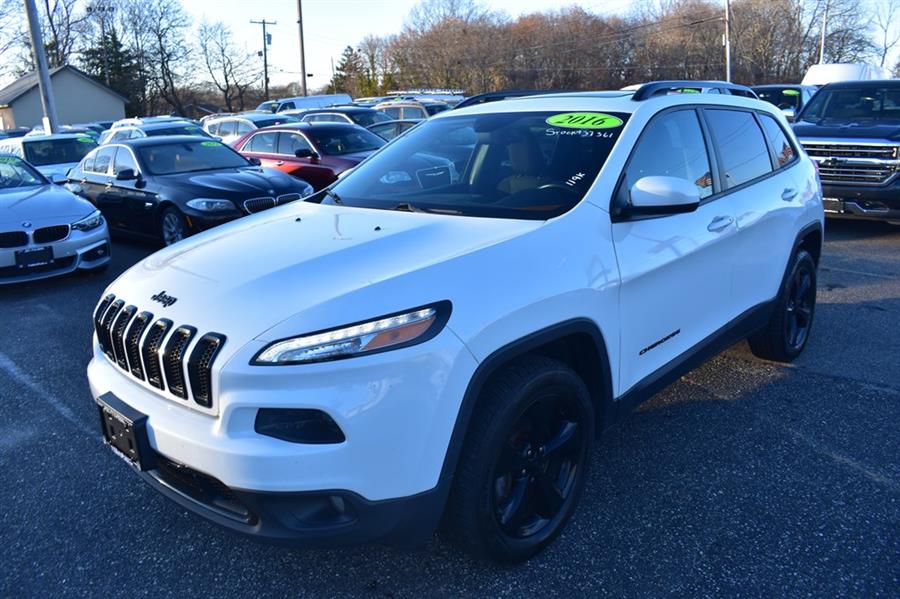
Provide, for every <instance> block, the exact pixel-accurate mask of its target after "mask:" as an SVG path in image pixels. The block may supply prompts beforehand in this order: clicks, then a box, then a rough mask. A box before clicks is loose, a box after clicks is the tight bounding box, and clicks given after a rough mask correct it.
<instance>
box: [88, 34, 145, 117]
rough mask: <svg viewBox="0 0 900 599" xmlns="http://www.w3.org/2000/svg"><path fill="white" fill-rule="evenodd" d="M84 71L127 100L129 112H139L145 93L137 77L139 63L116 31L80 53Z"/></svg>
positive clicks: (127, 110) (102, 37)
mask: <svg viewBox="0 0 900 599" xmlns="http://www.w3.org/2000/svg"><path fill="white" fill-rule="evenodd" d="M81 68H82V70H84V72H85V73H87V74H88V75H90V76H91V77H93V78H94V79H96V80H97V81H100V82H101V83H104V84H106V85H107V86H109V87H110V88H111V89H113V90H114V91H116V92H117V93H119V94H122V95H123V96H125V97H126V98H128V106H127V108H126V112H128V114H134V113H136V111H138V107H139V105H140V101H141V99H142V98H143V96H144V94H145V89H144V84H143V82H142V81H141V80H140V77H139V76H138V66H137V60H136V59H135V57H134V55H133V54H132V53H131V51H129V50H128V49H127V48H126V47H125V46H124V45H123V44H122V42H121V40H119V36H118V34H117V33H116V30H115V29H110V30H109V31H107V32H106V33H104V34H103V35H102V36H101V37H100V40H99V43H97V44H96V45H95V46H93V47H91V48H87V49H85V50H84V51H83V52H82V54H81Z"/></svg>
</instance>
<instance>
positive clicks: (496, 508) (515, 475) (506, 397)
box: [442, 355, 596, 563]
mask: <svg viewBox="0 0 900 599" xmlns="http://www.w3.org/2000/svg"><path fill="white" fill-rule="evenodd" d="M595 426H596V412H595V407H594V402H593V399H592V398H591V394H590V391H588V388H587V386H586V385H585V384H584V381H582V379H581V378H580V377H579V376H578V374H577V373H576V372H575V371H573V370H572V369H571V368H570V367H569V366H568V365H567V364H565V363H563V362H560V361H558V360H555V359H553V358H549V357H545V356H540V355H525V356H522V357H520V358H517V359H516V360H515V361H514V362H513V363H510V364H508V365H506V366H503V367H501V369H500V370H498V371H497V372H495V373H494V374H492V375H491V377H490V380H489V381H488V382H487V383H486V384H485V386H484V388H483V389H482V390H481V393H480V394H479V395H478V399H477V404H476V405H475V408H474V411H473V412H472V415H471V417H470V418H469V420H468V432H467V434H466V438H465V442H464V444H463V446H462V450H461V453H460V456H459V462H458V464H457V466H456V469H455V473H454V476H453V487H452V488H451V490H450V497H449V499H448V501H447V509H446V511H445V513H444V520H443V527H442V531H443V533H444V534H445V535H446V536H447V537H448V538H449V539H450V540H451V541H453V542H454V543H455V544H456V545H458V546H459V547H460V548H461V549H463V550H465V551H467V552H469V553H470V554H471V555H473V556H474V557H476V558H480V559H490V560H493V561H497V562H502V563H516V562H521V561H524V560H526V559H528V558H530V557H532V556H533V555H535V554H537V553H539V552H540V551H542V550H543V549H544V548H545V547H547V546H548V545H549V544H550V543H552V542H553V540H554V539H555V538H556V537H557V536H559V534H560V533H561V532H562V531H563V529H564V528H565V526H566V524H567V523H568V521H569V519H570V518H571V517H572V515H573V514H574V513H575V509H576V507H577V506H578V502H579V500H580V498H581V495H582V493H583V492H584V487H585V484H586V482H587V473H588V469H589V465H590V456H591V449H592V447H593V442H594V430H595Z"/></svg>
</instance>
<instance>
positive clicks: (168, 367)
mask: <svg viewBox="0 0 900 599" xmlns="http://www.w3.org/2000/svg"><path fill="white" fill-rule="evenodd" d="M196 332H197V329H195V328H194V327H188V326H180V327H178V328H177V329H175V332H174V333H172V335H171V336H170V337H169V342H168V343H166V350H165V352H164V353H163V369H164V370H165V373H166V383H167V384H168V385H169V392H170V393H174V394H175V395H177V396H178V397H180V398H181V399H187V386H186V385H185V384H184V349H185V348H186V347H187V346H188V344H189V343H190V342H191V339H192V338H193V336H194V333H196Z"/></svg>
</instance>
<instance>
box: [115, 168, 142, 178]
mask: <svg viewBox="0 0 900 599" xmlns="http://www.w3.org/2000/svg"><path fill="white" fill-rule="evenodd" d="M137 178H138V176H137V173H136V172H134V169H133V168H123V169H122V170H120V171H119V172H118V173H116V181H134V180H135V179H137Z"/></svg>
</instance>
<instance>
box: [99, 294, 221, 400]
mask: <svg viewBox="0 0 900 599" xmlns="http://www.w3.org/2000/svg"><path fill="white" fill-rule="evenodd" d="M125 304H126V303H125V300H123V299H117V298H116V297H115V296H114V295H112V294H110V295H107V296H106V297H104V298H103V299H102V300H101V301H100V303H99V304H98V305H97V309H96V310H95V311H94V331H95V332H96V333H97V342H98V343H99V344H100V349H101V350H103V353H104V354H105V355H106V356H107V358H109V360H110V361H111V362H113V363H114V364H116V365H117V366H118V367H119V368H121V369H122V370H124V371H125V372H128V373H130V374H131V375H132V376H133V377H135V378H136V379H138V380H141V381H146V382H147V383H148V384H150V385H152V386H153V387H155V388H157V389H159V390H161V391H166V392H168V393H170V394H171V395H174V396H175V397H177V398H179V399H182V400H189V399H193V401H194V403H195V404H197V405H198V406H201V407H204V408H211V407H212V406H213V394H212V368H213V364H214V363H215V359H216V357H217V356H218V355H219V351H220V350H221V349H222V346H223V345H224V344H225V336H224V335H221V334H219V333H206V334H204V335H202V336H201V337H200V339H199V340H197V341H196V343H194V339H195V338H196V336H197V329H196V328H195V327H192V326H190V325H179V326H177V327H176V326H173V323H172V321H171V320H169V319H167V318H159V319H157V320H153V314H152V313H150V312H139V311H138V308H137V306H133V305H127V306H126V305H125ZM192 344H193V348H191V345H192ZM188 356H189V357H188ZM185 372H187V376H185Z"/></svg>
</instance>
